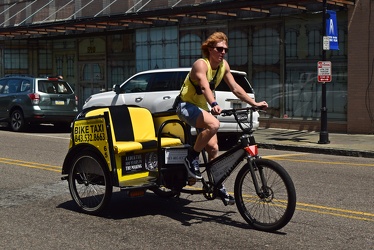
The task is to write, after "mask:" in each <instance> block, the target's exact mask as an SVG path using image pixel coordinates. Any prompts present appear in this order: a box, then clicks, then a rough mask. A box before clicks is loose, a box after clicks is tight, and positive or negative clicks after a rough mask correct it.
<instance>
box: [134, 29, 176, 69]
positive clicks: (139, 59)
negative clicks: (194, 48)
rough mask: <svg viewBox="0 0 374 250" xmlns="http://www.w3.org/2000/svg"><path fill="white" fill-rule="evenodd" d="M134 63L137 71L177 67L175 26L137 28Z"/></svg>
mask: <svg viewBox="0 0 374 250" xmlns="http://www.w3.org/2000/svg"><path fill="white" fill-rule="evenodd" d="M136 63H137V64H136V70H137V71H143V70H148V69H159V68H160V69H162V68H172V67H177V66H178V29H177V27H176V26H173V27H162V28H152V29H139V30H137V31H136Z"/></svg>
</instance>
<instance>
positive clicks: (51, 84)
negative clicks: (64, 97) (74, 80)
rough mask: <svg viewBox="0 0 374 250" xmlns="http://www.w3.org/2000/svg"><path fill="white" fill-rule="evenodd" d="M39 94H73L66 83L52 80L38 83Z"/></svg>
mask: <svg viewBox="0 0 374 250" xmlns="http://www.w3.org/2000/svg"><path fill="white" fill-rule="evenodd" d="M38 89H39V92H43V93H48V94H72V93H73V91H72V90H71V88H70V86H69V84H68V83H67V82H64V81H58V80H56V81H50V80H39V81H38Z"/></svg>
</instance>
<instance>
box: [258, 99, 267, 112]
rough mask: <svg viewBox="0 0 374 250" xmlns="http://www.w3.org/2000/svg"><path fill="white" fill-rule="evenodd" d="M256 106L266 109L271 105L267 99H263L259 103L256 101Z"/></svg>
mask: <svg viewBox="0 0 374 250" xmlns="http://www.w3.org/2000/svg"><path fill="white" fill-rule="evenodd" d="M256 106H257V108H258V109H260V110H264V109H266V108H267V107H269V105H268V104H267V102H265V101H262V102H258V103H256Z"/></svg>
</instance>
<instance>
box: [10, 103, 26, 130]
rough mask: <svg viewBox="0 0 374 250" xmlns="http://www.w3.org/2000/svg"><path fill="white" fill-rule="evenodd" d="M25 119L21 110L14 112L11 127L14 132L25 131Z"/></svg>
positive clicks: (11, 117)
mask: <svg viewBox="0 0 374 250" xmlns="http://www.w3.org/2000/svg"><path fill="white" fill-rule="evenodd" d="M25 126H26V124H25V118H24V117H23V113H22V111H21V110H19V109H16V110H14V111H13V112H12V115H11V116H10V127H11V128H12V130H13V131H15V132H19V131H22V130H24V129H25Z"/></svg>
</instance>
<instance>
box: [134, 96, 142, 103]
mask: <svg viewBox="0 0 374 250" xmlns="http://www.w3.org/2000/svg"><path fill="white" fill-rule="evenodd" d="M141 101H143V98H142V97H137V98H135V102H141Z"/></svg>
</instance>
